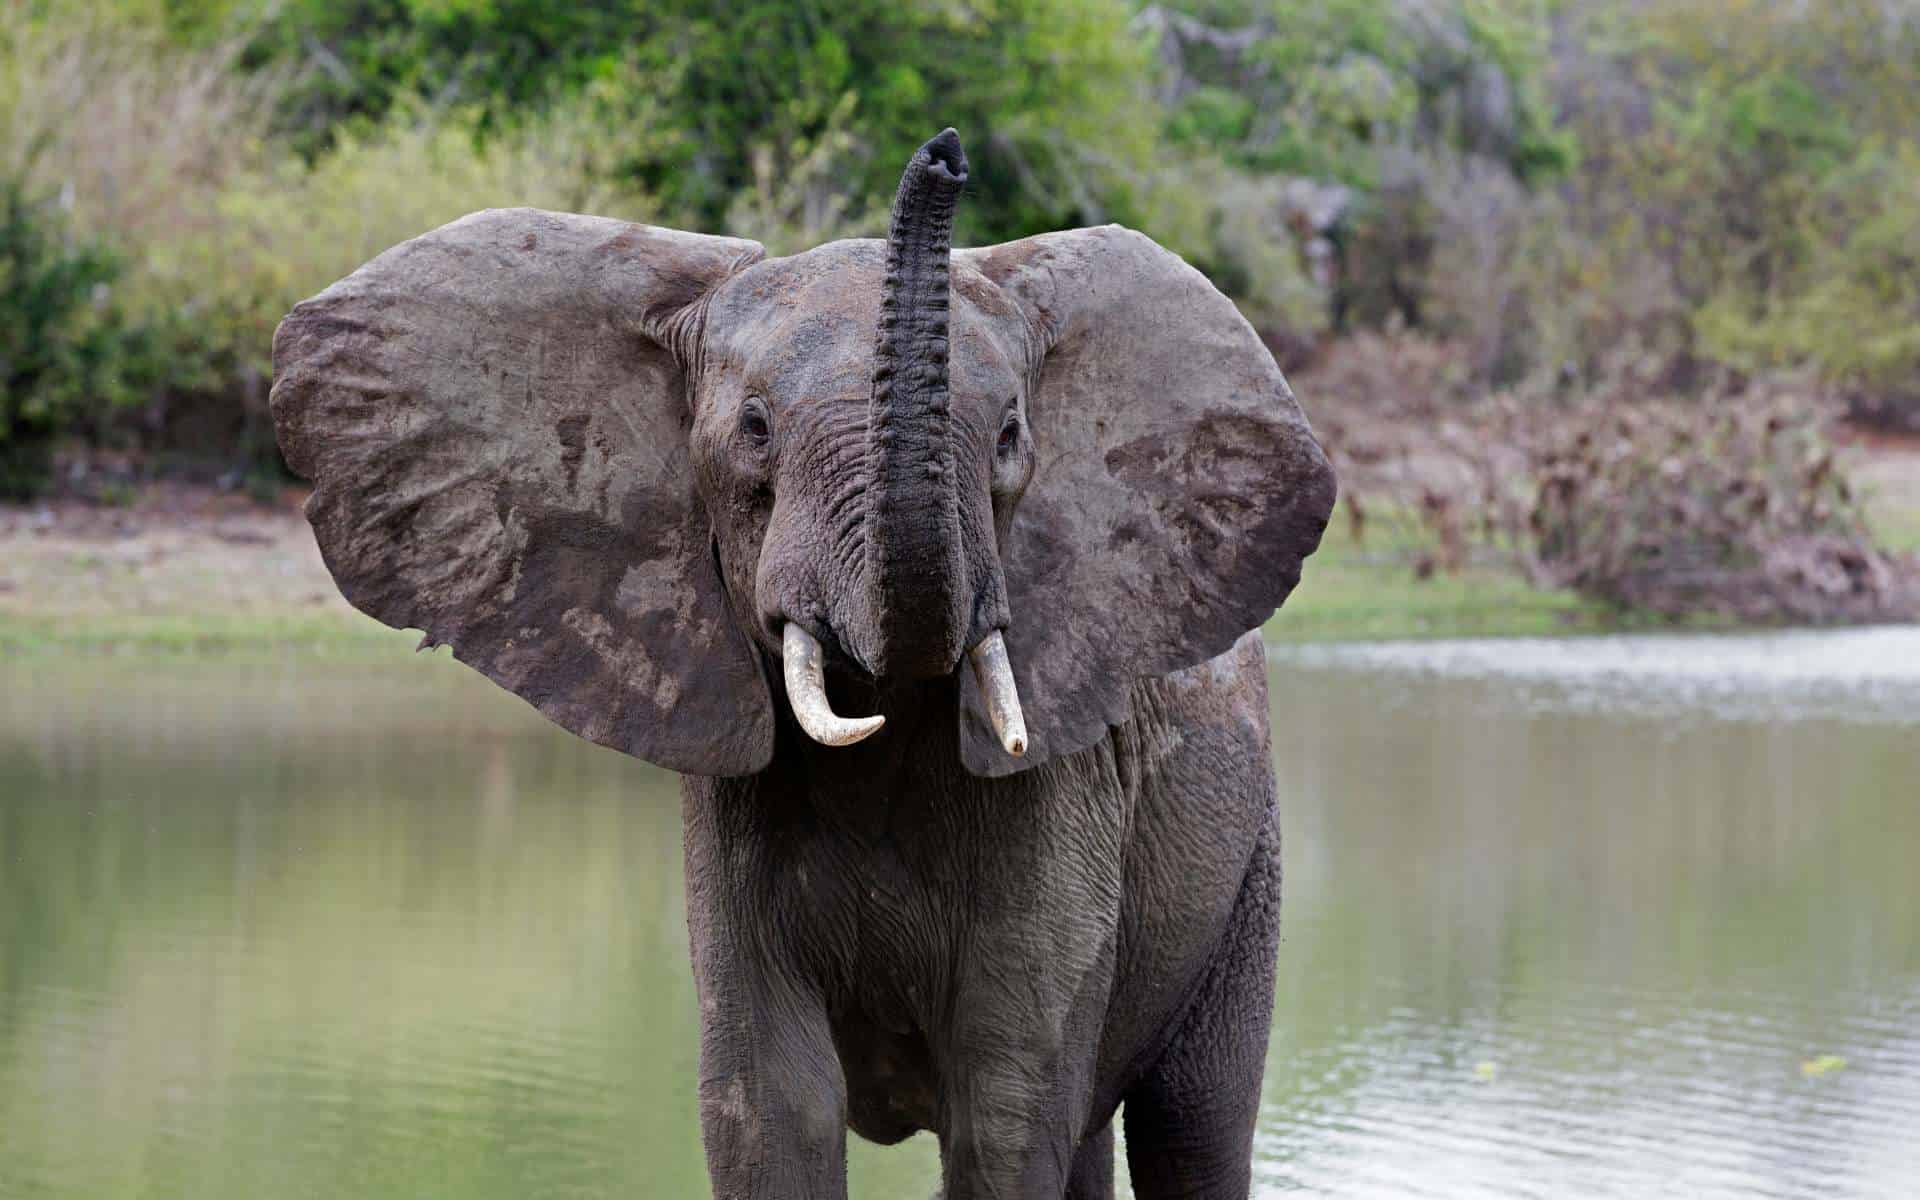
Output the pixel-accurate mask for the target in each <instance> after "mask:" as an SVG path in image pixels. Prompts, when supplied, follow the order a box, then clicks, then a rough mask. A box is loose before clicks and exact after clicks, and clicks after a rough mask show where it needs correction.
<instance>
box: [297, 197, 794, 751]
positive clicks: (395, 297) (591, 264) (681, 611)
mask: <svg viewBox="0 0 1920 1200" xmlns="http://www.w3.org/2000/svg"><path fill="white" fill-rule="evenodd" d="M762 253H763V252H762V250H761V248H760V246H759V245H758V244H757V243H754V242H746V241H737V240H734V239H731V238H717V237H703V236H699V235H695V234H687V233H678V232H675V231H673V230H667V229H655V228H651V227H648V226H642V225H632V224H627V223H625V222H621V221H612V220H606V219H603V218H598V217H584V216H575V215H572V214H564V213H549V212H540V211H537V210H533V209H511V210H497V211H488V212H482V213H476V214H474V215H472V216H469V217H466V218H463V219H462V220H459V221H455V222H454V223H453V224H451V225H447V226H443V227H442V228H440V229H437V230H434V231H433V232H432V233H428V234H426V235H424V236H422V237H419V238H416V239H414V240H413V241H410V242H406V243H404V244H402V245H400V246H396V247H395V248H393V249H391V250H389V251H387V252H386V253H385V254H382V255H381V256H380V257H378V258H376V259H374V260H373V261H372V262H370V263H368V264H367V265H366V266H364V267H362V268H360V269H359V270H358V271H356V272H354V273H353V274H352V275H350V276H348V277H347V278H346V279H343V280H341V281H340V282H338V283H336V284H334V285H333V286H332V287H330V288H328V289H327V290H326V291H324V292H322V293H320V294H319V295H318V296H315V297H314V298H313V299H311V300H308V301H306V302H304V303H302V304H301V305H299V306H298V307H296V308H295V309H294V310H293V312H292V313H290V314H289V315H288V316H287V318H286V320H284V321H283V322H281V324H280V328H279V331H278V332H277V333H276V334H275V335H274V342H273V361H274V385H273V398H272V402H273V414H274V422H275V425H276V427H277V429H278V432H279V437H280V446H281V448H282V450H283V451H284V452H285V454H286V457H287V462H288V463H289V464H291V465H292V467H293V469H294V470H295V471H297V472H299V473H300V474H302V475H304V476H306V477H307V478H308V479H311V480H312V481H313V484H314V491H313V497H312V499H311V500H309V501H308V503H307V516H308V519H309V520H310V521H311V522H312V524H313V529H314V533H315V535H316V537H317V538H318V540H319V543H320V550H321V553H322V554H323V555H324V556H325V559H326V563H327V567H328V568H329V569H330V570H331V571H332V572H333V577H334V579H335V580H336V581H337V582H338V583H339V585H340V590H341V591H342V592H344V593H345V594H346V597H347V599H348V600H350V601H351V602H352V603H353V604H354V606H355V607H357V608H359V609H360V610H362V611H363V612H366V613H368V614H370V615H371V616H374V617H376V618H378V619H379V620H381V621H384V622H386V623H387V624H389V625H392V626H395V627H398V628H414V629H421V630H424V631H425V632H426V640H425V641H424V642H423V643H422V644H423V645H427V644H436V643H443V644H446V645H449V646H451V647H452V648H453V653H454V656H455V657H456V658H458V659H459V660H460V661H462V662H464V663H467V664H468V665H470V666H473V667H475V668H477V669H478V670H480V671H481V672H483V673H484V674H485V675H487V676H488V677H489V678H490V679H492V680H494V682H496V683H499V684H501V685H502V686H504V687H506V688H509V689H511V690H512V691H514V692H516V693H518V694H519V695H520V696H521V697H523V698H524V699H526V700H528V701H529V702H531V703H532V704H533V705H534V706H536V707H537V708H539V710H540V711H541V712H543V713H545V714H546V715H547V716H548V717H550V718H552V719H553V720H554V721H555V722H557V723H559V724H560V725H562V726H564V727H565V728H567V729H569V730H571V731H573V732H574V733H577V734H579V735H580V736H582V737H585V738H588V739H590V740H592V741H595V742H598V743H600V744H601V745H605V746H611V747H613V748H614V749H617V750H622V751H625V752H626V753H628V754H632V755H635V756H637V757H639V758H644V759H647V760H649V761H651V762H655V763H658V764H660V765H661V766H665V767H671V768H673V769H675V770H680V771H688V772H693V773H697V774H710V775H738V774H748V773H751V772H754V771H757V770H759V769H760V768H761V767H763V766H765V765H766V763H767V761H768V759H769V758H770V757H771V755H772V752H773V708H772V704H771V701H770V699H769V693H768V688H767V683H766V679H765V677H764V676H763V674H762V673H761V669H760V663H759V659H758V656H757V655H756V654H755V653H754V651H753V650H752V649H751V648H750V646H749V645H748V642H747V640H746V637H745V635H744V634H743V633H742V632H741V631H740V627H739V625H738V624H737V623H736V622H735V621H734V620H733V619H732V617H731V615H730V613H729V611H728V604H727V599H726V594H725V592H724V591H723V590H722V587H721V584H720V578H719V572H718V569H717V568H716V566H715V563H714V551H713V535H712V531H711V529H710V527H709V525H708V522H707V518H706V515H705V513H704V511H703V510H702V508H701V506H700V504H699V502H698V501H697V499H696V497H695V492H694V479H693V473H692V470H691V468H690V464H689V461H688V453H689V452H688V431H689V428H690V426H691V412H690V410H689V407H688V401H687V395H686V382H685V378H684V376H683V373H682V370H681V367H680V363H679V360H678V357H677V356H676V354H675V353H674V351H673V349H671V348H670V344H671V345H672V346H677V347H678V348H679V349H680V350H681V351H682V352H684V353H691V352H693V350H694V349H695V348H696V346H697V339H698V336H699V335H698V328H699V319H700V316H701V314H702V313H703V312H704V307H705V306H704V304H703V303H702V300H703V297H705V296H707V295H708V294H709V293H710V292H711V290H712V289H713V287H714V286H715V285H716V284H717V283H719V282H720V281H721V280H723V279H725V278H726V277H727V276H728V275H730V274H731V273H732V272H734V271H735V270H737V269H739V268H740V267H741V266H743V265H745V264H747V263H750V262H752V261H754V260H755V259H758V258H759V257H760V256H761V254H762Z"/></svg>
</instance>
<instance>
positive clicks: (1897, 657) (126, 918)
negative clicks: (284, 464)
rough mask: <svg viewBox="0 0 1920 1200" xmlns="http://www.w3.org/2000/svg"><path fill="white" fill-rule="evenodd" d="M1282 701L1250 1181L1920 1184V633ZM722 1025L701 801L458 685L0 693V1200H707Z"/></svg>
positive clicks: (1379, 1189)
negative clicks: (706, 1067)
mask: <svg viewBox="0 0 1920 1200" xmlns="http://www.w3.org/2000/svg"><path fill="white" fill-rule="evenodd" d="M1272 669H1273V679H1274V684H1275V687H1274V692H1275V695H1274V754H1275V759H1276V762H1277V764H1278V768H1279V775H1280V781H1281V795H1282V801H1281V802H1282V805H1283V812H1284V821H1285V827H1286V846H1285V861H1286V869H1287V882H1286V917H1285V937H1284V942H1283V944H1282V946H1281V961H1280V971H1279V991H1278V1000H1277V1011H1276V1014H1275V1024H1274V1035H1273V1040H1272V1045H1271V1049H1270V1051H1269V1057H1268V1064H1267V1083H1266V1093H1265V1100H1264V1106H1263V1111H1262V1114H1261V1126H1260V1138H1259V1145H1258V1163H1257V1178H1258V1181H1259V1184H1258V1189H1259V1192H1260V1194H1261V1195H1263V1196H1266V1195H1279V1194H1281V1193H1285V1192H1293V1191H1301V1192H1305V1193H1309V1194H1319V1195H1328V1196H1448V1197H1456V1196H1490V1197H1491V1196H1501V1197H1507V1196H1527V1195H1537V1196H1563V1195H1582V1196H1652V1195H1684V1196H1704V1197H1736V1196H1738V1197H1749V1196H1780V1197H1787V1196H1793V1197H1800V1196H1849V1197H1853V1196H1889V1197H1891V1196H1907V1195H1911V1194H1912V1190H1913V1187H1914V1181H1915V1180H1916V1179H1920V631H1914V630H1881V631H1866V632H1855V633H1839V634H1812V635H1785V636H1779V637H1766V638H1745V637H1742V638H1624V639H1595V640H1588V641H1570V642H1484V643H1435V644H1427V645H1380V646H1349V647H1317V648H1288V649H1283V648H1276V649H1275V651H1274V654H1273V668H1272ZM695 1030H696V1026H695V1011H694V999H693V989H692V983H691V980H690V978H689V974H688V967H687V952H686V931H685V926H684V914H683V909H682V902H681V891H680V841H679V812H678V799H677V791H676V787H675V784H674V781H673V779H672V778H671V777H670V776H668V775H666V774H665V773H662V772H659V771H656V770H653V769H651V768H649V767H646V766H644V765H642V764H639V763H635V762H632V761H630V760H627V759H623V758H621V757H620V756H618V755H615V754H612V753H610V752H607V751H603V750H599V749H596V748H594V747H591V746H588V745H585V744H584V743H581V742H579V741H576V740H574V739H572V738H570V737H568V736H567V735H565V734H562V733H560V732H558V731H556V730H554V729H552V728H550V727H548V726H547V725H546V724H545V723H544V722H542V721H541V720H540V719H539V718H537V717H536V716H534V715H533V714H532V713H531V711H530V710H528V709H526V708H525V707H524V706H522V705H521V704H520V703H519V702H518V701H516V700H514V699H512V698H511V697H508V696H506V695H504V694H503V693H500V692H497V691H496V690H494V689H493V688H492V687H491V686H490V685H488V684H486V683H485V682H484V681H482V680H480V679H479V678H478V677H476V676H472V675H470V674H469V673H467V672H466V671H465V670H464V669H462V668H459V667H456V666H453V665H452V664H450V663H447V662H446V661H444V660H437V661H436V660H429V659H407V660H404V661H399V662H396V663H393V664H391V665H384V664H383V665H378V666H364V665H362V666H346V665H329V664H327V663H325V662H322V661H314V660H297V661H293V660H290V661H287V662H284V663H268V664H264V665H261V664H255V665H238V664H233V663H218V662H215V663H190V662H166V661H149V660H115V659H111V658H93V659H86V660H81V661H74V662H60V661H56V660H53V659H49V658H35V659H30V660H27V661H25V662H15V663H11V664H0V1195H4V1196H8V1197H16V1196H19V1197H27V1196H48V1197H74V1198H76V1200H77V1198H81V1197H85V1198H87V1200H118V1198H129V1197H157V1196H184V1197H192V1198H194V1200H227V1198H233V1200H239V1198H242V1197H245V1198H247V1200H259V1198H263V1197H267V1198H273V1200H281V1198H293V1197H315V1198H319V1197H325V1198H327V1200H334V1198H337V1197H394V1198H401V1197H405V1198H408V1200H415V1198H420V1197H448V1198H454V1197H459V1198H462V1200H492V1198H503V1200H504V1198H506V1197H515V1198H521V1197H573V1196H579V1197H609V1196H615V1195H621V1196H645V1197H656V1196H657V1197H684V1196H690V1195H700V1194H704V1191H703V1189H704V1176H703V1174H702V1168H701V1159H700V1150H699V1139H698V1126H697V1121H696V1117H695V1102H694V1081H695V1058H696V1046H697V1038H696V1031H695ZM852 1174H853V1190H854V1194H855V1195H856V1196H860V1197H869V1198H873V1200H879V1198H883V1197H885V1198H892V1197H900V1196H909V1197H917V1196H924V1195H928V1194H930V1193H931V1191H932V1186H933V1179H934V1150H933V1146H932V1145H931V1143H930V1142H929V1141H928V1140H927V1139H924V1138H922V1139H918V1140H916V1141H914V1142H910V1143H908V1144H907V1145H905V1146H903V1147H898V1148H893V1149H880V1148H877V1147H871V1146H865V1145H861V1144H858V1143H857V1142H856V1144H855V1145H854V1150H853V1165H852Z"/></svg>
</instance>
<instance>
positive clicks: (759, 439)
mask: <svg viewBox="0 0 1920 1200" xmlns="http://www.w3.org/2000/svg"><path fill="white" fill-rule="evenodd" d="M740 432H741V433H743V434H745V435H746V437H747V440H748V441H750V442H752V443H753V444H754V445H756V446H764V445H766V444H767V443H768V442H770V441H772V440H773V414H772V413H771V412H769V411H767V402H766V401H764V400H762V399H761V398H760V397H758V396H748V397H747V402H746V403H745V404H743V405H741V406H740Z"/></svg>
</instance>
